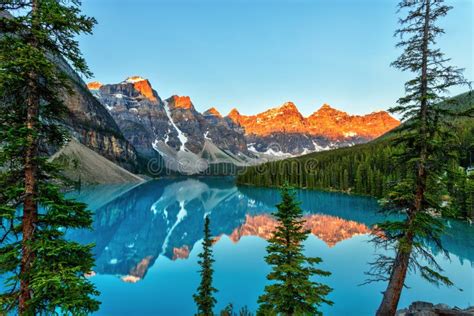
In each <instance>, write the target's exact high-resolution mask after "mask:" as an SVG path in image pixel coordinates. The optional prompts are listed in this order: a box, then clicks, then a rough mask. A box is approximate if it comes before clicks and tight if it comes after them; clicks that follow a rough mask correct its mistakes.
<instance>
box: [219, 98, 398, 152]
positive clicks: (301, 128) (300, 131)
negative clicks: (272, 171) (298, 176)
mask: <svg viewBox="0 0 474 316" xmlns="http://www.w3.org/2000/svg"><path fill="white" fill-rule="evenodd" d="M228 117H229V118H230V119H232V120H233V121H234V122H236V123H238V124H240V125H241V126H242V127H243V128H244V130H245V135H246V138H247V140H248V143H249V147H250V148H251V149H252V150H254V151H257V152H269V153H276V152H277V151H278V150H279V151H280V153H282V154H284V153H289V154H293V155H300V154H304V153H308V152H312V151H320V150H325V149H331V148H338V147H344V146H350V145H353V144H358V143H364V142H367V141H370V140H372V139H374V138H377V137H379V136H380V135H382V134H384V133H386V132H387V131H389V130H391V129H393V128H395V127H397V126H398V125H399V124H400V122H399V121H398V120H396V119H395V118H393V117H392V116H390V115H389V114H388V113H387V112H385V111H380V112H374V113H371V114H368V115H363V116H361V115H349V114H347V113H346V112H343V111H339V110H336V109H334V108H332V107H331V106H330V105H328V104H324V105H323V106H322V107H321V108H320V109H319V110H317V111H316V112H314V113H313V114H311V115H310V116H308V117H303V115H302V114H301V113H300V112H299V110H298V109H297V108H296V106H295V104H293V103H292V102H286V103H284V104H283V105H282V106H280V107H277V108H273V109H270V110H267V111H265V112H262V113H259V114H256V115H242V114H240V113H239V111H238V110H237V109H233V110H231V112H230V113H229V114H228Z"/></svg>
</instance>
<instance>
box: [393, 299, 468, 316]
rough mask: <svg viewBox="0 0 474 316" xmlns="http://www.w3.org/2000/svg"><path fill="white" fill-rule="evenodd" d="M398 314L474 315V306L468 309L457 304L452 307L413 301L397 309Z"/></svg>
mask: <svg viewBox="0 0 474 316" xmlns="http://www.w3.org/2000/svg"><path fill="white" fill-rule="evenodd" d="M396 315H397V316H451V315H455V316H473V315H474V306H470V307H468V308H466V309H462V308H459V307H457V306H455V307H450V306H448V305H446V304H436V305H435V304H433V303H428V302H413V303H411V305H410V306H409V307H408V308H404V309H401V310H398V311H397V314H396Z"/></svg>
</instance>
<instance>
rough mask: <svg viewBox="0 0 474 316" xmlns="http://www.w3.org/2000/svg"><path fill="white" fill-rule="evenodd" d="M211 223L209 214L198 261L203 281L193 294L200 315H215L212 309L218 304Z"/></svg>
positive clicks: (205, 222) (205, 223)
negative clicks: (214, 284)
mask: <svg viewBox="0 0 474 316" xmlns="http://www.w3.org/2000/svg"><path fill="white" fill-rule="evenodd" d="M209 225H210V220H209V216H206V219H205V221H204V239H203V241H202V247H203V249H202V252H201V253H200V254H199V258H200V260H199V261H198V263H199V265H200V266H201V270H200V271H199V273H200V275H201V283H200V284H199V287H198V289H197V293H196V294H194V295H193V298H194V301H195V302H196V305H197V310H198V311H197V314H196V315H198V316H212V315H214V314H213V311H212V310H213V308H214V305H215V304H216V299H215V298H214V296H213V294H214V293H215V292H217V289H215V288H214V287H213V286H212V274H213V273H214V270H213V268H212V264H213V262H214V259H213V257H212V237H211V230H210V228H209Z"/></svg>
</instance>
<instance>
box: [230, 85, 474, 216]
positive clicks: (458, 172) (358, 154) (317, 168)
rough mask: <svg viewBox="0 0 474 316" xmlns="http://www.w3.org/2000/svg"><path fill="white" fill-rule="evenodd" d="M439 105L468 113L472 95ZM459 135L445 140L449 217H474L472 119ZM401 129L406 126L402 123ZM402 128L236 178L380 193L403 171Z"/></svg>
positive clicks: (457, 125)
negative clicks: (397, 164)
mask: <svg viewBox="0 0 474 316" xmlns="http://www.w3.org/2000/svg"><path fill="white" fill-rule="evenodd" d="M452 101H453V102H452V103H451V102H447V103H445V104H441V105H440V107H441V108H445V109H450V110H456V111H459V112H464V111H466V110H471V109H472V110H474V94H473V93H464V94H461V95H458V96H456V97H455V98H453V99H452ZM452 123H453V127H452V128H453V131H454V132H455V134H456V136H457V137H456V142H455V143H454V144H446V158H447V159H450V166H451V167H450V169H451V172H449V173H447V174H446V175H445V177H446V179H445V180H446V183H447V185H446V196H445V199H446V201H447V202H450V205H452V206H453V207H452V208H451V212H452V213H450V214H447V215H450V216H455V217H463V218H465V217H471V218H472V217H473V216H474V172H472V170H471V171H469V167H471V168H472V165H473V160H474V119H473V118H472V117H463V118H459V117H458V118H456V119H455V120H453V121H452ZM402 128H403V127H402ZM398 134H399V132H398V131H393V132H390V133H388V134H386V135H384V136H382V137H380V138H378V139H376V140H374V141H372V142H370V143H367V144H362V145H356V146H353V147H350V148H341V149H336V150H331V151H324V152H318V153H312V154H309V155H305V156H300V157H297V158H292V159H286V160H280V161H275V162H269V163H266V164H262V165H259V166H255V167H249V168H246V169H245V170H244V171H243V172H241V174H240V175H239V176H238V178H237V182H238V183H239V184H246V185H257V186H280V185H282V184H283V183H285V182H289V183H290V184H291V185H294V186H297V187H302V188H311V189H322V190H334V191H344V192H348V193H356V194H365V195H372V196H375V197H382V196H384V194H386V193H387V192H388V190H389V188H390V186H391V185H392V184H393V183H394V182H396V181H397V180H398V179H400V178H401V176H402V175H403V174H404V172H405V170H403V168H395V167H394V163H393V162H394V159H397V158H396V156H397V153H400V152H401V151H402V148H401V147H400V146H399V145H397V144H396V138H397V135H398Z"/></svg>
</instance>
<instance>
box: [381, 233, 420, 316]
mask: <svg viewBox="0 0 474 316" xmlns="http://www.w3.org/2000/svg"><path fill="white" fill-rule="evenodd" d="M406 242H407V244H408V249H405V248H403V249H401V248H399V249H398V251H397V257H396V258H395V263H394V266H393V268H392V273H391V274H390V281H389V283H388V286H387V289H386V290H385V292H384V294H383V300H382V303H381V304H380V307H379V309H378V310H377V314H376V315H377V316H392V315H395V313H396V312H397V306H398V302H399V301H400V296H401V294H402V290H403V285H404V283H405V277H406V275H407V271H408V264H409V262H410V255H411V250H412V242H413V236H407V240H406Z"/></svg>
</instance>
